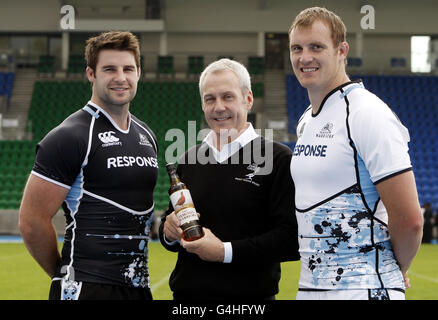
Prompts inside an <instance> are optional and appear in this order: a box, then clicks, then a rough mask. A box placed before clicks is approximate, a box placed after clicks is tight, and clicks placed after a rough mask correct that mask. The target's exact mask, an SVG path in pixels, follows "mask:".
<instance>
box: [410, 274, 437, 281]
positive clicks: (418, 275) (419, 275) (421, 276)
mask: <svg viewBox="0 0 438 320" xmlns="http://www.w3.org/2000/svg"><path fill="white" fill-rule="evenodd" d="M411 275H412V276H414V277H417V278H421V279H424V280H427V281H432V282H435V283H438V279H436V278H430V277H427V276H423V275H422V274H419V273H415V272H411V271H409V272H408V278H409V276H411Z"/></svg>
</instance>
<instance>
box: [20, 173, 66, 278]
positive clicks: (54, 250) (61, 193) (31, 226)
mask: <svg viewBox="0 0 438 320" xmlns="http://www.w3.org/2000/svg"><path fill="white" fill-rule="evenodd" d="M67 193H68V189H66V188H63V187H60V186H58V185H56V184H54V183H51V182H48V181H46V180H44V179H41V178H39V177H37V176H35V175H33V174H31V175H30V176H29V179H28V181H27V184H26V187H25V189H24V194H23V199H22V202H21V207H20V214H19V222H18V224H19V229H20V233H21V235H22V237H23V240H24V243H25V245H26V247H27V249H28V250H29V252H30V254H31V255H32V256H33V258H34V259H35V260H36V261H37V262H38V263H39V265H40V266H41V267H42V268H43V269H44V271H45V272H46V273H47V274H48V275H49V276H50V277H53V274H54V272H55V268H56V265H57V264H58V263H59V261H60V260H61V257H60V254H59V251H58V241H57V236H56V232H55V229H54V227H53V224H52V218H53V217H54V216H55V214H56V212H57V211H58V209H59V207H60V206H61V204H62V202H63V201H64V199H65V197H66V196H67Z"/></svg>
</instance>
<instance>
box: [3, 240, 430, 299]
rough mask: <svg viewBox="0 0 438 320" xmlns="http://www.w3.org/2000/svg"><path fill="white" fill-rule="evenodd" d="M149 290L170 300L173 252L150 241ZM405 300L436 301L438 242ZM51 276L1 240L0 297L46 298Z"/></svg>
mask: <svg viewBox="0 0 438 320" xmlns="http://www.w3.org/2000/svg"><path fill="white" fill-rule="evenodd" d="M149 252H150V258H149V261H150V262H149V269H150V279H151V289H152V294H153V297H154V299H155V300H170V299H172V293H171V291H170V289H169V285H168V280H169V275H170V272H171V271H172V269H173V267H174V265H175V261H176V254H175V253H172V252H168V251H166V250H165V249H164V248H163V247H162V246H161V244H160V243H158V242H151V243H150V244H149ZM299 270H300V263H299V262H286V263H283V264H282V277H281V281H280V293H279V294H278V295H277V299H278V300H294V299H295V295H296V292H297V289H298V278H299ZM409 278H410V282H411V288H410V289H409V290H407V293H406V296H407V299H408V300H438V245H422V246H421V249H420V251H419V253H418V255H417V257H416V258H415V260H414V263H413V264H412V266H411V269H410V271H409ZM49 287H50V279H49V278H48V276H47V275H46V274H45V273H44V272H43V271H42V269H41V268H40V267H39V266H38V264H37V263H36V262H35V261H34V260H33V259H32V257H31V256H30V255H29V253H28V252H27V250H26V248H25V247H24V244H22V243H0V300H46V299H47V297H48V292H49Z"/></svg>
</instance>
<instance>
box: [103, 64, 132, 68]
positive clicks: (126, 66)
mask: <svg viewBox="0 0 438 320" xmlns="http://www.w3.org/2000/svg"><path fill="white" fill-rule="evenodd" d="M103 68H117V66H116V65H115V64H106V65H103V66H102V69H103ZM123 68H137V66H136V65H133V64H127V65H124V66H123Z"/></svg>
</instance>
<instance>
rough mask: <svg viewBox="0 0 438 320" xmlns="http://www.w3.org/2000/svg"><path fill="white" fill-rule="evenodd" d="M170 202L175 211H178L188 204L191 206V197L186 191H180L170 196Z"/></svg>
mask: <svg viewBox="0 0 438 320" xmlns="http://www.w3.org/2000/svg"><path fill="white" fill-rule="evenodd" d="M170 201H171V202H172V206H173V209H174V210H175V211H178V210H179V209H181V208H182V207H185V206H187V205H189V204H190V205H192V206H193V200H192V196H191V195H190V191H189V190H188V189H182V190H178V191H176V192H174V193H172V194H171V195H170Z"/></svg>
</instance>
